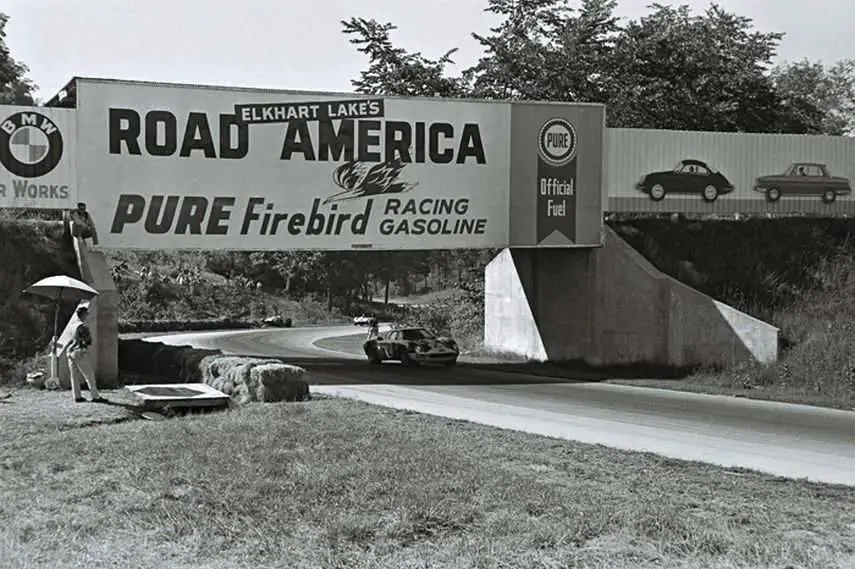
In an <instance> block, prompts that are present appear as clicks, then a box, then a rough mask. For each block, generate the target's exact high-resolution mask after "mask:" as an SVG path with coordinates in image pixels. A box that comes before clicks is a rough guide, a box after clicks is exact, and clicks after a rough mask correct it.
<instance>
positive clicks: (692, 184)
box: [635, 158, 733, 202]
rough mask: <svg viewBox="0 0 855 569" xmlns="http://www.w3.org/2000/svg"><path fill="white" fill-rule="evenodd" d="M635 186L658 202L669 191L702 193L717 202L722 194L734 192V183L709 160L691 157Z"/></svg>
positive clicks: (644, 177) (642, 180)
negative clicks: (712, 165) (708, 162)
mask: <svg viewBox="0 0 855 569" xmlns="http://www.w3.org/2000/svg"><path fill="white" fill-rule="evenodd" d="M635 188H636V189H637V190H638V191H641V192H644V193H645V194H647V195H648V196H650V199H652V200H653V201H657V202H658V201H661V200H663V199H665V196H667V195H668V194H699V195H700V196H701V198H703V200H704V201H706V202H714V201H715V200H716V199H718V197H719V196H720V195H723V194H729V193H730V192H732V191H733V184H731V183H730V181H729V180H728V179H727V178H726V177H725V176H724V174H722V173H721V172H719V171H717V170H714V169H713V168H711V167H710V166H709V165H707V164H706V163H705V162H701V161H700V160H694V159H690V158H687V159H684V160H681V161H680V162H678V163H677V165H676V166H675V167H674V169H673V170H663V171H661V172H651V173H649V174H645V175H644V176H642V177H641V179H640V180H639V181H638V183H637V184H636V185H635Z"/></svg>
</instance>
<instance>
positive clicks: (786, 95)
mask: <svg viewBox="0 0 855 569" xmlns="http://www.w3.org/2000/svg"><path fill="white" fill-rule="evenodd" d="M771 77H772V81H773V82H774V83H775V88H776V90H777V91H778V93H779V94H780V96H781V99H782V101H783V102H784V103H785V104H786V105H787V106H789V107H791V108H793V109H796V110H797V112H799V113H801V115H802V120H803V121H804V122H806V123H808V122H809V123H811V124H814V125H816V133H817V134H826V135H834V136H839V135H855V59H846V60H843V61H840V62H838V63H836V64H834V65H831V66H826V65H823V64H822V63H821V62H810V61H808V60H803V61H799V62H795V63H790V64H783V65H779V66H777V67H775V68H774V69H773V70H772V73H771Z"/></svg>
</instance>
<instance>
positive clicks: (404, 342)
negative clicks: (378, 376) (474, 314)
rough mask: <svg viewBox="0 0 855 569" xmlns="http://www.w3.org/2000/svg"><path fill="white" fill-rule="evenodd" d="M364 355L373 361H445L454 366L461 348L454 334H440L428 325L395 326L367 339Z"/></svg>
mask: <svg viewBox="0 0 855 569" xmlns="http://www.w3.org/2000/svg"><path fill="white" fill-rule="evenodd" d="M362 347H363V349H364V350H365V355H366V356H367V357H368V361H369V362H371V363H372V364H380V363H383V362H384V361H399V362H401V364H402V365H405V366H410V365H418V364H422V363H426V364H432V363H435V364H442V365H444V366H446V367H451V366H453V365H454V364H456V363H457V357H458V356H459V355H460V349H459V348H458V347H457V342H455V341H454V340H453V339H452V338H447V337H443V336H437V335H436V334H434V333H433V332H431V331H430V330H428V329H426V328H416V327H414V328H395V329H393V330H390V331H389V332H386V333H385V334H383V335H381V336H378V337H377V338H374V339H370V340H366V341H365V343H364V344H363V346H362Z"/></svg>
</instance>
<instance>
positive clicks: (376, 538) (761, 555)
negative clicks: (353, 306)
mask: <svg viewBox="0 0 855 569" xmlns="http://www.w3.org/2000/svg"><path fill="white" fill-rule="evenodd" d="M108 397H111V398H113V397H115V394H108ZM69 399H70V396H69V395H68V394H67V393H60V394H54V393H43V392H28V391H18V392H15V394H14V396H13V397H12V399H10V400H9V402H7V403H5V404H0V405H2V412H0V432H2V433H3V437H2V439H0V470H2V472H3V475H2V476H0V489H2V496H3V500H2V501H0V522H2V523H0V558H2V559H4V567H6V568H8V569H22V568H25V567H26V568H31V567H51V568H55V569H71V568H74V569H78V568H79V569H82V568H88V567H108V566H121V567H128V568H136V567H153V566H168V567H170V568H176V569H183V568H190V567H206V568H226V567H229V568H239V567H247V568H250V567H252V568H266V567H271V568H272V567H289V568H290V567H293V568H302V567H306V568H308V567H312V568H316V567H352V568H357V569H359V568H369V567H371V568H378V567H390V568H392V567H394V568H398V567H479V568H484V569H489V568H500V567H502V568H504V567H525V568H532V569H535V568H547V567H549V568H551V567H604V568H605V567H608V568H612V569H621V568H629V567H632V568H637V567H657V568H658V567H666V568H667V567H681V568H716V567H721V568H724V567H728V568H730V567H781V568H783V567H804V568H816V569H820V568H821V569H832V568H837V567H839V568H843V567H852V565H853V563H855V490H853V489H851V488H844V487H833V486H824V485H818V484H811V483H807V482H801V481H787V480H783V479H776V478H772V477H768V476H763V475H759V474H755V473H751V472H745V471H734V470H724V469H719V468H715V467H712V466H706V465H701V464H693V463H687V462H679V461H675V460H670V459H666V458H660V457H657V456H654V455H649V454H640V453H628V452H623V451H616V450H610V449H607V448H604V447H599V446H591V445H583V444H576V443H572V442H566V441H559V440H555V439H550V438H546V437H537V436H531V435H526V434H521V433H516V432H511V431H504V430H499V429H493V428H489V427H482V426H478V425H475V424H471V423H466V422H460V421H450V420H446V419H440V418H434V417H429V416H424V415H419V414H415V413H407V412H400V411H393V410H386V409H381V408H377V407H373V406H369V405H366V404H361V403H356V402H351V401H345V400H338V399H316V400H315V401H312V402H311V403H307V404H285V405H282V404H272V405H263V404H255V405H250V406H246V407H243V408H239V409H237V410H234V411H229V412H225V413H221V414H216V415H207V416H197V417H186V418H180V419H174V420H171V421H163V422H145V421H124V422H117V420H121V419H120V415H117V413H118V411H116V408H114V407H107V406H100V405H91V404H90V405H77V406H72V405H71V404H70V403H67V400H69ZM9 410H13V411H12V412H10V411H9ZM101 413H103V417H100V419H99V417H98V416H99V415H100V414H101ZM100 421H104V422H105V423H109V424H103V425H96V426H91V425H92V423H93V422H96V423H97V422H100ZM86 425H90V426H88V427H86Z"/></svg>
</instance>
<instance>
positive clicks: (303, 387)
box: [200, 356, 311, 403]
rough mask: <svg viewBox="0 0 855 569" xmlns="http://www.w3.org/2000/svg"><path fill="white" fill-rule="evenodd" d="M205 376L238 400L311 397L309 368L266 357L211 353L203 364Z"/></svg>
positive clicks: (206, 380) (210, 383)
mask: <svg viewBox="0 0 855 569" xmlns="http://www.w3.org/2000/svg"><path fill="white" fill-rule="evenodd" d="M200 367H201V370H202V380H203V381H204V382H205V383H206V384H208V385H210V386H211V387H213V388H214V389H218V390H220V391H222V392H223V393H225V394H227V395H229V396H231V398H232V399H233V400H235V401H236V402H237V403H249V402H251V401H263V402H267V403H272V402H276V401H308V400H309V399H311V395H310V394H309V384H308V383H307V382H306V380H305V379H304V377H303V376H304V374H305V373H306V370H304V369H303V368H301V367H298V366H294V365H290V364H286V363H283V362H281V361H279V360H274V359H264V358H241V357H229V356H208V357H206V358H204V359H203V360H202V362H201V364H200Z"/></svg>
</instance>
